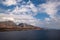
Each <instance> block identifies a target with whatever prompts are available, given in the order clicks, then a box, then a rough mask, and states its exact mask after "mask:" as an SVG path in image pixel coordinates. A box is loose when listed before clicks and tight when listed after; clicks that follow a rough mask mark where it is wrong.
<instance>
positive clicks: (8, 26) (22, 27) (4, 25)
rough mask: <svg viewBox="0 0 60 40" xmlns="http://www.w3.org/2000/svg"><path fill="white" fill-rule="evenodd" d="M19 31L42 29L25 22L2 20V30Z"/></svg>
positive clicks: (0, 29) (0, 25)
mask: <svg viewBox="0 0 60 40" xmlns="http://www.w3.org/2000/svg"><path fill="white" fill-rule="evenodd" d="M14 30H15V31H17V30H42V28H40V27H36V26H32V25H28V24H25V23H20V24H19V25H16V24H15V23H14V22H12V21H4V22H0V31H14Z"/></svg>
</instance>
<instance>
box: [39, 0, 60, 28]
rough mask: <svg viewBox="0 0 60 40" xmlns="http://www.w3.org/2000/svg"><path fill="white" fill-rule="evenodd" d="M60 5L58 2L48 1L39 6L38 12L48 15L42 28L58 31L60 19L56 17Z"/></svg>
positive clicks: (54, 0)
mask: <svg viewBox="0 0 60 40" xmlns="http://www.w3.org/2000/svg"><path fill="white" fill-rule="evenodd" d="M59 5H60V1H58V0H48V1H47V2H46V3H44V4H40V5H39V11H40V12H41V13H42V12H45V13H47V14H48V15H49V17H50V18H45V20H44V21H43V22H42V23H43V24H42V26H45V27H46V28H53V29H60V22H59V20H60V18H59V16H58V15H57V11H58V9H57V7H58V6H59Z"/></svg>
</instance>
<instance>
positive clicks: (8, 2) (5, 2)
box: [2, 0, 22, 6]
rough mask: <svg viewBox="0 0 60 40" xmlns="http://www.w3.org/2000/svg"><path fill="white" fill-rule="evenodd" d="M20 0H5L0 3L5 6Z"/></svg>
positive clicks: (15, 3)
mask: <svg viewBox="0 0 60 40" xmlns="http://www.w3.org/2000/svg"><path fill="white" fill-rule="evenodd" d="M21 1H22V0H5V1H2V3H3V4H4V5H6V6H11V5H17V3H18V2H21Z"/></svg>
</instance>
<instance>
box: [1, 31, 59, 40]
mask: <svg viewBox="0 0 60 40" xmlns="http://www.w3.org/2000/svg"><path fill="white" fill-rule="evenodd" d="M0 40H60V31H59V30H28V31H10V32H0Z"/></svg>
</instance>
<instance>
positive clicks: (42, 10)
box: [0, 0, 60, 29]
mask: <svg viewBox="0 0 60 40" xmlns="http://www.w3.org/2000/svg"><path fill="white" fill-rule="evenodd" d="M0 21H13V22H15V23H16V24H19V23H26V24H30V25H34V26H37V27H41V28H47V29H60V0H0Z"/></svg>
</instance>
